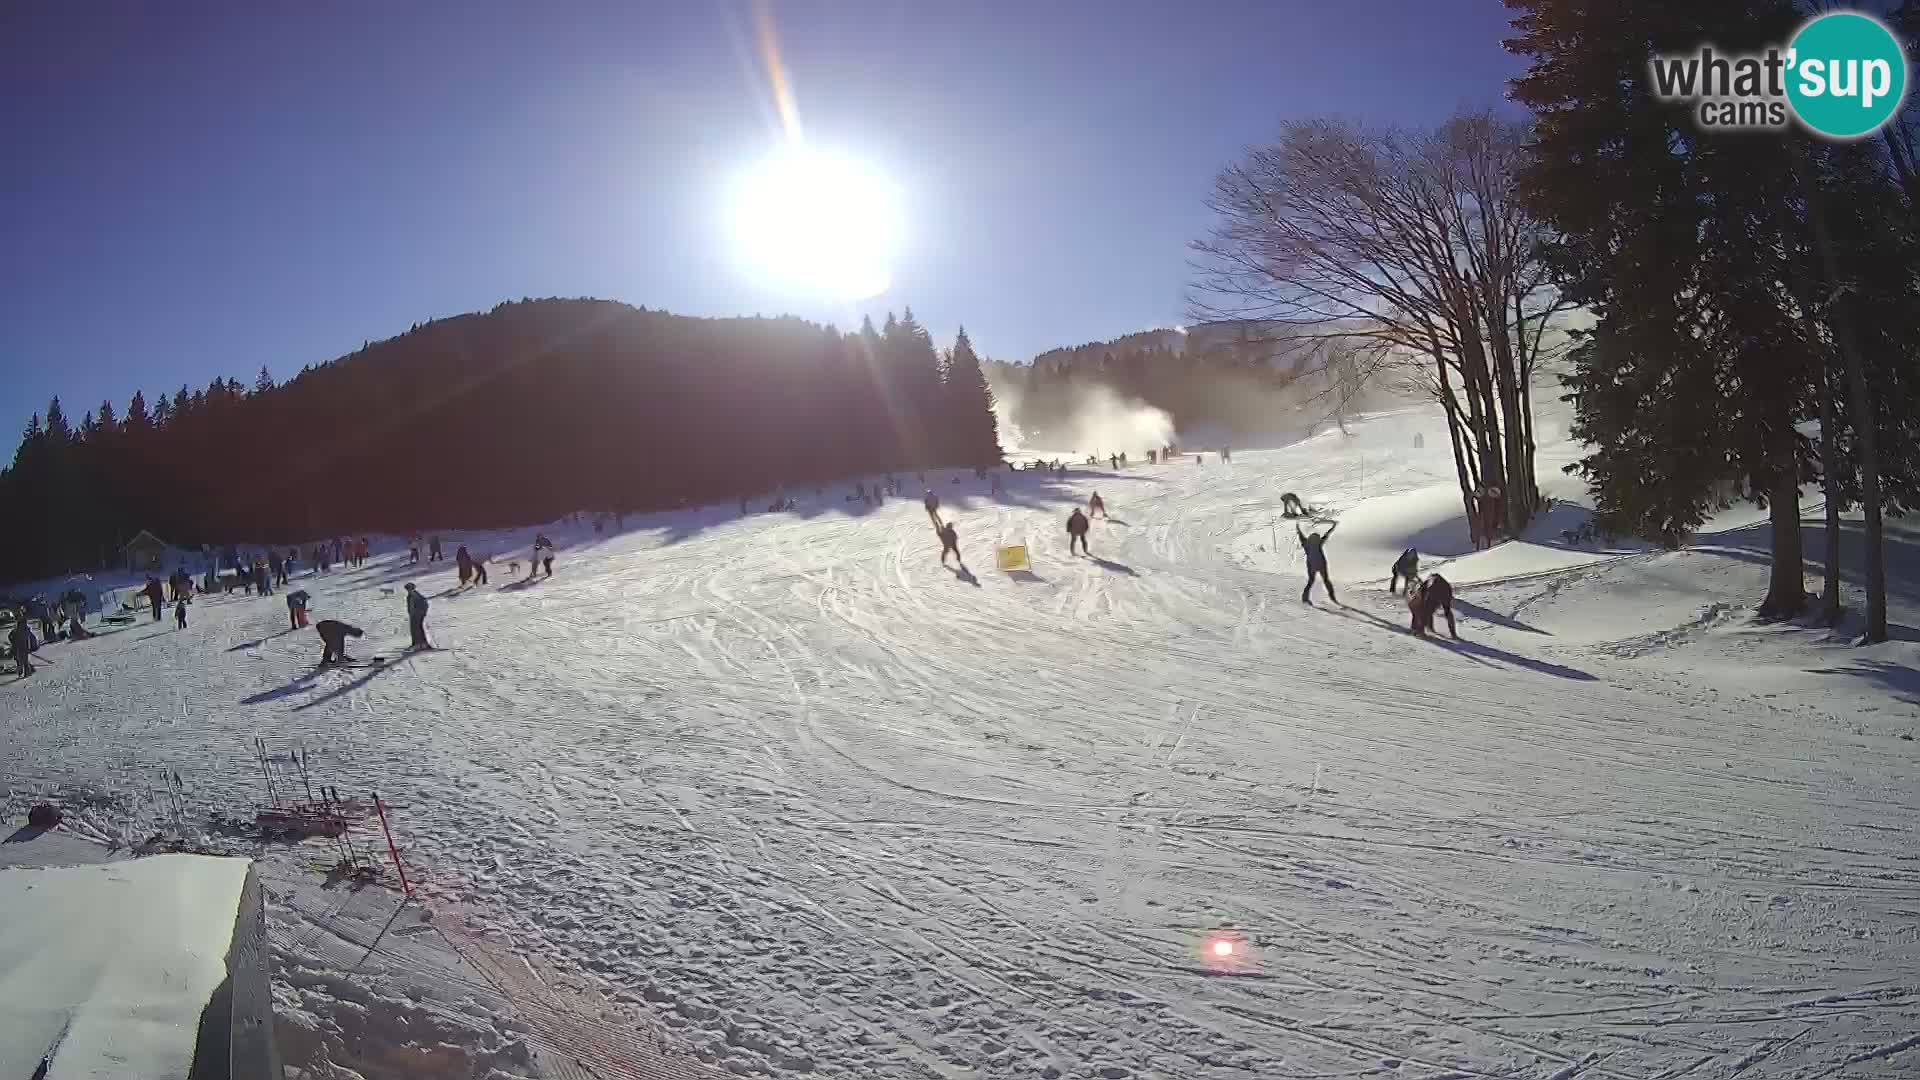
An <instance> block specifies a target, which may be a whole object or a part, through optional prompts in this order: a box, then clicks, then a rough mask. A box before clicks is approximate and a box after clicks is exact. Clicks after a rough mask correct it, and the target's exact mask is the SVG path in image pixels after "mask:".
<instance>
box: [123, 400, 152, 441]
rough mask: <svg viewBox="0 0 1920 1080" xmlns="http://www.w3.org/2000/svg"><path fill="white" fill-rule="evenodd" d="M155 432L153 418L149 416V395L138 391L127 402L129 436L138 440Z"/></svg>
mask: <svg viewBox="0 0 1920 1080" xmlns="http://www.w3.org/2000/svg"><path fill="white" fill-rule="evenodd" d="M152 430H153V417H152V416H150V415H148V414H147V395H145V394H143V393H141V392H140V391H138V390H135V391H134V392H133V399H132V400H131V401H128V402H127V434H128V435H130V436H132V437H134V438H136V439H138V438H141V437H144V436H145V435H146V434H147V433H148V432H150V431H152Z"/></svg>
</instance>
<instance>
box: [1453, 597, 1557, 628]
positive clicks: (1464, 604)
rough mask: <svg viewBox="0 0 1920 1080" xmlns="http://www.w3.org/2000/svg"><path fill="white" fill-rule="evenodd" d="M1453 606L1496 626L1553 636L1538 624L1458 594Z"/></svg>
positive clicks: (1463, 613)
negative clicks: (1533, 624) (1470, 600)
mask: <svg viewBox="0 0 1920 1080" xmlns="http://www.w3.org/2000/svg"><path fill="white" fill-rule="evenodd" d="M1453 607H1454V610H1455V611H1456V612H1458V613H1459V614H1461V615H1471V616H1473V617H1474V618H1476V619H1479V620H1480V621H1481V622H1484V623H1492V624H1493V625H1494V626H1504V627H1506V628H1507V629H1509V630H1522V631H1525V632H1526V633H1529V634H1539V635H1541V636H1542V637H1552V636H1553V635H1552V634H1550V633H1548V632H1547V631H1545V630H1542V629H1540V628H1539V627H1537V626H1528V625H1527V624H1526V623H1523V622H1521V621H1520V620H1519V619H1516V618H1514V617H1512V616H1511V615H1502V614H1500V613H1499V612H1497V611H1489V610H1487V609H1486V608H1483V607H1481V606H1480V605H1479V604H1474V603H1469V602H1468V601H1465V600H1462V599H1460V598H1459V597H1458V596H1455V597H1454V598H1453ZM1442 618H1445V616H1442Z"/></svg>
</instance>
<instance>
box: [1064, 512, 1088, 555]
mask: <svg viewBox="0 0 1920 1080" xmlns="http://www.w3.org/2000/svg"><path fill="white" fill-rule="evenodd" d="M1075 544H1079V545H1080V553H1081V554H1083V555H1085V556H1087V557H1088V558H1092V557H1093V552H1092V551H1091V550H1090V549H1089V548H1088V547H1087V515H1085V514H1083V513H1081V512H1080V508H1079V507H1077V506H1076V507H1074V508H1073V513H1072V514H1070V515H1068V516H1067V554H1069V555H1071V554H1073V545H1075Z"/></svg>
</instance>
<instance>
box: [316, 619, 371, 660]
mask: <svg viewBox="0 0 1920 1080" xmlns="http://www.w3.org/2000/svg"><path fill="white" fill-rule="evenodd" d="M313 628H314V630H315V631H316V632H318V633H319V635H320V642H321V645H322V648H321V650H320V666H321V667H325V666H327V665H328V664H332V663H342V664H347V663H352V662H353V657H351V656H348V655H347V639H348V638H350V637H359V636H360V634H361V630H360V628H359V627H357V626H349V625H348V624H346V623H343V622H339V621H337V620H334V619H321V620H320V621H319V622H317V623H315V624H314V626H313Z"/></svg>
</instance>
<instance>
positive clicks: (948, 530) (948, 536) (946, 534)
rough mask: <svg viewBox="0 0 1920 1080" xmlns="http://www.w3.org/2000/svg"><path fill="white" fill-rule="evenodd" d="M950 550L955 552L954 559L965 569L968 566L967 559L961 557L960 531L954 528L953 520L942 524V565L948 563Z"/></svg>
mask: <svg viewBox="0 0 1920 1080" xmlns="http://www.w3.org/2000/svg"><path fill="white" fill-rule="evenodd" d="M949 551H951V552H952V553H953V558H954V561H955V562H958V563H959V564H960V569H962V570H965V569H966V568H967V560H965V559H963V558H961V557H960V533H959V532H958V531H957V530H956V529H954V527H953V522H951V521H949V522H947V523H946V524H945V525H942V526H940V565H941V566H945V565H947V553H948V552H949Z"/></svg>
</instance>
